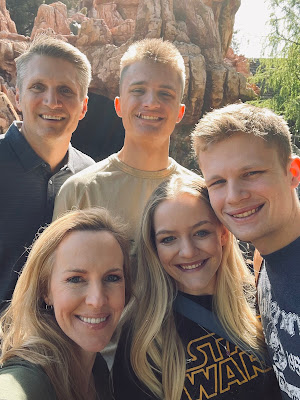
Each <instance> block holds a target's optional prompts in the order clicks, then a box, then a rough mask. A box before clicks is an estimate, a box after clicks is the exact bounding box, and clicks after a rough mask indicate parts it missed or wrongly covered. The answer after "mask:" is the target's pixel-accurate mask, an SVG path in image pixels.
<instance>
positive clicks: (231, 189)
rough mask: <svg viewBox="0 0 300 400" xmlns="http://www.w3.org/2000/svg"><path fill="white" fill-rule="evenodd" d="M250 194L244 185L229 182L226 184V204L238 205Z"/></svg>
mask: <svg viewBox="0 0 300 400" xmlns="http://www.w3.org/2000/svg"><path fill="white" fill-rule="evenodd" d="M249 196H250V192H249V190H248V188H247V184H246V183H244V184H243V183H241V182H237V181H231V182H228V183H227V202H228V203H229V204H238V203H240V202H241V201H242V200H244V199H247V198H249Z"/></svg>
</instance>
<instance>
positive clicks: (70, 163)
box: [65, 143, 76, 174]
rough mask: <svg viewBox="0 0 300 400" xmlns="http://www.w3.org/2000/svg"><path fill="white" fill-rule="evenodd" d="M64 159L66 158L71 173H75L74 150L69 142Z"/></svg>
mask: <svg viewBox="0 0 300 400" xmlns="http://www.w3.org/2000/svg"><path fill="white" fill-rule="evenodd" d="M65 160H66V162H67V163H66V165H65V166H67V167H68V169H69V170H70V171H71V172H72V174H75V172H76V170H75V164H76V161H75V152H74V148H73V146H72V145H71V143H70V144H69V148H68V152H67V154H66V156H65Z"/></svg>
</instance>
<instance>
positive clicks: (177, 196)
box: [113, 177, 281, 400]
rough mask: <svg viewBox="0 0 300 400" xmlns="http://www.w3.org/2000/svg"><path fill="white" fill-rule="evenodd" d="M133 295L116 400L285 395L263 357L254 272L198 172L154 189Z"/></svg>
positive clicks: (260, 399) (243, 399) (261, 399)
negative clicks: (218, 214) (217, 212)
mask: <svg viewBox="0 0 300 400" xmlns="http://www.w3.org/2000/svg"><path fill="white" fill-rule="evenodd" d="M136 295H137V301H136V305H135V308H134V309H133V310H132V316H131V319H130V320H129V321H128V323H127V325H126V326H125V327H124V329H123V333H122V336H121V340H120V342H119V346H118V350H117V354H116V359H115V364H114V374H113V375H114V390H115V398H116V399H117V400H119V399H124V398H126V399H127V398H128V399H139V400H143V399H145V400H146V399H165V400H179V399H189V400H196V399H197V400H199V399H200V400H202V399H208V398H216V399H218V400H253V399H255V400H267V399H270V400H271V399H272V400H275V399H280V398H281V397H280V394H279V390H278V384H277V381H276V379H275V376H274V373H273V371H272V370H271V368H270V367H269V366H268V365H267V364H266V363H265V344H264V338H263V333H262V328H261V325H260V323H259V321H258V320H257V318H256V316H255V310H254V307H253V300H254V299H255V294H254V285H253V277H252V275H251V274H250V273H249V271H248V268H247V266H246V265H245V263H244V260H243V257H242V254H241V253H240V250H239V248H238V245H237V243H236V240H235V239H234V237H233V236H232V234H231V233H229V232H228V231H227V229H226V228H225V227H224V226H223V225H222V224H221V223H220V222H219V221H218V220H217V218H216V216H215V214H214V212H213V210H212V208H211V206H210V204H209V200H208V194H207V189H206V187H205V186H204V184H203V183H202V181H201V180H200V178H199V179H192V180H190V178H187V177H174V178H171V180H170V181H168V182H164V183H162V184H161V185H160V186H159V187H158V188H157V189H156V190H155V191H154V193H153V194H152V196H151V198H150V200H149V202H148V204H147V205H146V208H145V211H144V214H143V218H142V226H141V233H140V238H139V242H138V276H137V280H136Z"/></svg>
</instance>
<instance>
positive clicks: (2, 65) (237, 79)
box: [0, 0, 256, 161]
mask: <svg viewBox="0 0 300 400" xmlns="http://www.w3.org/2000/svg"><path fill="white" fill-rule="evenodd" d="M240 2H241V0H114V1H109V0H82V1H81V4H80V7H85V8H86V10H85V11H84V14H85V15H84V14H82V13H79V12H78V13H75V14H74V13H73V15H70V16H69V17H68V15H67V8H66V6H65V5H64V4H63V3H61V2H56V3H52V4H50V5H46V4H42V5H41V6H40V8H39V10H38V13H37V16H36V19H35V23H34V28H33V30H32V34H31V38H33V37H34V36H35V35H36V34H38V33H40V32H45V33H47V34H49V35H53V36H56V37H58V38H61V39H63V40H66V41H68V42H70V43H71V44H73V45H75V46H77V47H78V48H80V50H81V51H83V52H84V53H85V54H86V55H87V57H88V58H89V60H90V61H91V64H92V74H93V79H92V84H91V88H90V90H91V91H93V92H95V93H97V94H100V95H102V96H106V97H109V98H111V99H113V98H114V96H116V95H117V94H118V86H119V63H120V58H121V57H122V55H123V54H124V52H125V51H126V50H127V48H128V46H129V45H130V43H132V42H133V41H134V40H138V39H142V38H146V37H149V38H151V37H154V38H159V37H162V38H163V39H164V40H169V41H171V42H174V44H175V45H176V46H177V48H178V49H179V51H180V52H181V54H182V56H183V58H184V61H185V66H186V76H187V81H186V88H185V92H184V97H183V102H185V103H186V114H185V117H184V120H183V124H186V125H188V126H189V127H191V126H192V125H193V124H195V123H196V122H197V121H198V119H199V117H200V116H201V115H202V114H203V112H205V111H207V110H210V109H212V108H217V107H220V106H222V105H224V104H227V103H231V102H235V101H237V100H238V99H242V100H247V99H251V98H253V97H254V96H255V91H256V87H250V86H249V85H248V83H247V80H246V76H247V73H249V65H248V61H247V60H246V59H245V58H243V57H242V56H236V55H234V54H233V52H231V51H230V50H228V49H229V45H230V41H231V37H232V32H233V23H234V17H235V13H236V11H237V10H238V8H239V6H240ZM72 22H73V25H74V23H75V22H76V23H75V28H76V29H74V31H75V33H76V30H77V28H79V30H78V34H76V35H74V34H72V33H71V31H70V27H69V26H70V23H72ZM0 24H1V26H0V29H2V31H0V70H1V71H2V73H1V75H2V77H3V78H4V80H5V85H6V87H7V88H8V89H9V87H12V88H13V85H14V83H15V66H14V58H15V57H16V56H17V55H18V54H20V52H21V51H22V49H24V46H25V45H26V41H28V40H30V39H29V38H25V37H24V36H21V35H18V34H17V33H16V30H15V26H14V23H13V22H12V21H11V19H10V17H9V13H8V11H7V10H6V4H5V0H0ZM76 24H77V25H76ZM2 26H4V28H2ZM21 44H22V45H21ZM22 46H23V47H22ZM225 54H226V58H225V60H224V57H225ZM8 93H10V91H9V90H8ZM178 129H179V130H180V128H178ZM178 129H177V131H178ZM175 137H176V138H177V139H176V140H177V141H178V143H179V142H180V141H181V142H180V146H183V147H184V146H187V143H188V140H186V133H185V132H183V136H182V137H181V135H180V134H178V135H175ZM180 138H181V139H180ZM179 161H180V159H179Z"/></svg>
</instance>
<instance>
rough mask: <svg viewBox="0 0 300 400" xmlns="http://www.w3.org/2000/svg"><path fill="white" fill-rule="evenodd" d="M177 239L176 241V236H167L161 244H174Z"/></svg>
mask: <svg viewBox="0 0 300 400" xmlns="http://www.w3.org/2000/svg"><path fill="white" fill-rule="evenodd" d="M175 239H176V237H175V236H167V237H165V238H163V239H161V241H160V243H162V244H169V243H172V242H173V241H174V240H175Z"/></svg>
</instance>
